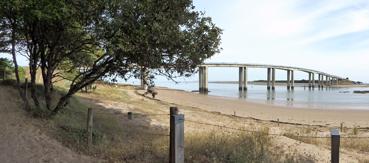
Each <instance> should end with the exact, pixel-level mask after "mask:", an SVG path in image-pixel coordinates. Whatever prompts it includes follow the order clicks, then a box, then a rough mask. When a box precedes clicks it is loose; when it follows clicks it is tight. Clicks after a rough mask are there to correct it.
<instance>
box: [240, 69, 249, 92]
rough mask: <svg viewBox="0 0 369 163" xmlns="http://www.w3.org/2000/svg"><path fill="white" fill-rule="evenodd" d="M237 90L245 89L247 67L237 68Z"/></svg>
mask: <svg viewBox="0 0 369 163" xmlns="http://www.w3.org/2000/svg"><path fill="white" fill-rule="evenodd" d="M238 70H239V71H238V72H239V73H238V90H240V91H243V90H244V91H245V90H247V67H239V68H238Z"/></svg>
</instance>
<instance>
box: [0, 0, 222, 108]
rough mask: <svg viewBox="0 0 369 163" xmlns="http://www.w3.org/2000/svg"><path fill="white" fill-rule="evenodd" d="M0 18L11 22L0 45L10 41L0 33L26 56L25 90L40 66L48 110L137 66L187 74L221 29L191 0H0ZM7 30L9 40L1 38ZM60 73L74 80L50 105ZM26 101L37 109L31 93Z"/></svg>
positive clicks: (215, 46) (215, 47)
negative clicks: (67, 74)
mask: <svg viewBox="0 0 369 163" xmlns="http://www.w3.org/2000/svg"><path fill="white" fill-rule="evenodd" d="M0 23H1V24H0V27H9V28H0V34H2V33H3V34H4V36H3V37H1V35H0V45H1V44H2V43H3V44H5V43H6V42H5V41H1V40H9V39H1V38H10V40H14V43H16V46H14V47H16V48H17V49H18V51H21V52H23V53H25V54H26V55H27V57H28V58H29V65H30V76H31V87H34V86H35V77H36V76H35V74H36V70H37V69H38V68H40V69H41V72H42V78H43V86H44V88H43V89H44V91H43V92H44V97H45V101H46V104H45V106H46V108H47V109H49V110H50V112H51V113H52V114H56V113H57V112H58V111H59V110H61V109H62V108H63V107H64V106H65V105H66V104H67V101H68V99H69V98H70V97H71V96H72V95H73V94H74V93H76V92H77V91H79V90H80V89H82V88H83V87H85V86H87V85H89V84H91V83H92V82H94V81H96V80H97V79H99V78H102V77H104V76H113V75H118V76H119V77H122V78H129V77H132V76H133V77H137V76H138V75H139V74H140V73H141V72H142V71H141V70H142V69H146V70H155V71H152V72H155V73H156V74H161V75H165V76H167V77H169V78H173V77H174V76H173V74H176V75H179V76H189V75H191V74H193V73H194V72H195V71H196V66H197V65H198V64H201V63H203V62H204V60H205V59H207V58H209V57H211V56H213V55H214V54H215V53H217V52H219V50H220V48H219V44H220V35H221V29H220V28H218V27H217V26H216V25H215V24H214V23H213V22H212V20H211V18H210V17H207V16H205V14H204V13H203V12H199V11H196V10H195V7H194V6H193V4H192V1H191V0H175V1H168V0H155V1H154V0H119V1H115V0H78V1H75V0H62V1H53V0H0ZM11 27H14V28H11ZM9 29H13V30H9ZM9 31H10V33H12V34H13V35H12V36H13V37H11V35H8V37H6V35H7V34H8V33H9ZM81 68H82V69H83V70H84V71H79V70H80V69H81ZM60 71H63V72H70V73H72V74H73V75H72V76H69V77H68V79H69V80H71V81H72V82H71V85H70V88H69V90H68V92H67V93H66V94H65V95H63V96H62V97H61V98H60V99H59V102H58V103H57V104H56V105H55V106H52V103H51V94H52V92H53V81H54V80H55V78H57V77H63V73H60ZM31 94H33V95H34V94H35V90H34V89H32V88H31ZM32 98H33V101H34V104H35V105H36V106H37V107H39V106H40V102H39V100H38V99H37V96H32Z"/></svg>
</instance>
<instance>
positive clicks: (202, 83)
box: [199, 66, 209, 93]
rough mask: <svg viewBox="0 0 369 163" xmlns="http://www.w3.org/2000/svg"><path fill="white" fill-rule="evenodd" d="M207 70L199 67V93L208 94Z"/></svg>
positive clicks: (204, 67)
mask: <svg viewBox="0 0 369 163" xmlns="http://www.w3.org/2000/svg"><path fill="white" fill-rule="evenodd" d="M208 91H209V90H208V69H207V67H206V66H200V67H199V92H200V93H206V92H208Z"/></svg>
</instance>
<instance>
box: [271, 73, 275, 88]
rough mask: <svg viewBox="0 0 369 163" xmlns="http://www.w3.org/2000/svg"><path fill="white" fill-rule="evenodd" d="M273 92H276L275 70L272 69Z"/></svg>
mask: <svg viewBox="0 0 369 163" xmlns="http://www.w3.org/2000/svg"><path fill="white" fill-rule="evenodd" d="M272 90H275V68H272Z"/></svg>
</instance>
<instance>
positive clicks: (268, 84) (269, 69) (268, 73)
mask: <svg viewBox="0 0 369 163" xmlns="http://www.w3.org/2000/svg"><path fill="white" fill-rule="evenodd" d="M270 74H271V68H268V69H267V75H268V76H267V90H270Z"/></svg>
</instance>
